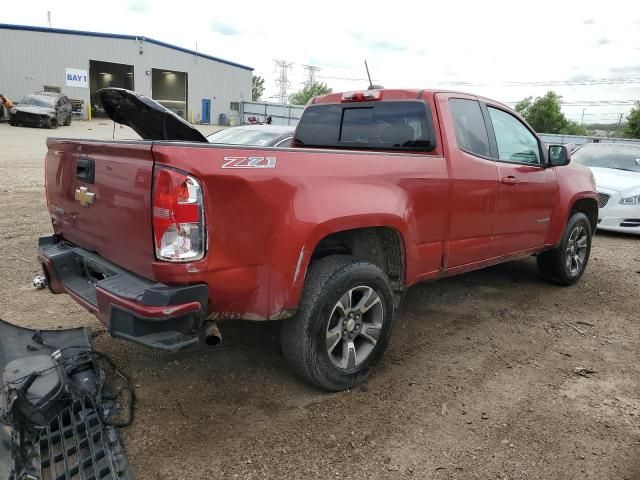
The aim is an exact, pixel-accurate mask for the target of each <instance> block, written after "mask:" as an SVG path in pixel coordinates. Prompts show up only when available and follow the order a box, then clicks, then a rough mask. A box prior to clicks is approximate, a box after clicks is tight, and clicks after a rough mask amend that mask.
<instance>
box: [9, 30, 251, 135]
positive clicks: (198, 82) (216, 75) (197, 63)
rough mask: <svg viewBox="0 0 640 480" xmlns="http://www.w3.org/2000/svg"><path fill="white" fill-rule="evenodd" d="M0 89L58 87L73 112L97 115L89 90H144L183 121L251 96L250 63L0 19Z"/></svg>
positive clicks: (234, 109)
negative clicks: (0, 53)
mask: <svg viewBox="0 0 640 480" xmlns="http://www.w3.org/2000/svg"><path fill="white" fill-rule="evenodd" d="M0 45H2V62H1V64H0V93H1V94H4V95H5V96H7V97H9V98H11V99H12V100H14V102H15V101H19V100H20V99H21V98H22V97H24V96H25V95H27V94H29V93H34V92H37V91H42V90H47V91H58V92H61V93H64V94H65V95H67V96H68V97H69V99H70V100H72V103H73V104H74V105H75V106H76V109H77V110H78V114H79V115H80V116H82V117H83V118H87V117H88V116H89V114H91V115H92V116H99V115H101V113H103V112H102V111H101V107H100V106H99V105H98V102H97V97H96V95H95V92H96V91H97V90H99V89H100V88H103V87H107V86H112V87H122V88H127V89H129V90H134V91H136V92H139V93H141V94H143V95H147V96H149V97H151V98H153V99H155V100H157V101H158V102H160V103H161V104H163V105H164V106H166V107H167V108H169V109H171V110H173V111H174V112H176V113H178V114H179V115H181V116H182V117H184V118H186V119H187V120H189V121H190V122H198V123H200V122H201V123H218V119H219V116H220V114H224V115H226V116H227V117H230V116H236V115H238V109H239V103H240V102H242V101H243V100H250V99H251V76H252V72H253V68H251V67H247V66H245V65H240V64H238V63H234V62H230V61H228V60H223V59H220V58H217V57H213V56H211V55H206V54H204V53H202V52H196V51H192V50H188V49H185V48H182V47H177V46H175V45H170V44H168V43H164V42H160V41H158V40H154V39H151V38H146V37H138V36H133V35H116V34H108V33H96V32H83V31H76V30H60V29H55V28H42V27H30V26H23V25H7V24H0Z"/></svg>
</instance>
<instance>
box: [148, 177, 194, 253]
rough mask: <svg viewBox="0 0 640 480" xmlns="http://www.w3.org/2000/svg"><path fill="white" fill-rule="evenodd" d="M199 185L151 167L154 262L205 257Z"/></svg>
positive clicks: (192, 179)
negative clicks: (152, 171)
mask: <svg viewBox="0 0 640 480" xmlns="http://www.w3.org/2000/svg"><path fill="white" fill-rule="evenodd" d="M205 239H206V236H205V226H204V207H203V201H202V188H201V186H200V182H198V180H196V179H195V178H193V177H192V176H190V175H187V174H186V173H185V172H182V171H180V170H175V169H172V168H166V167H157V166H156V167H155V171H154V181H153V241H154V246H155V251H156V258H157V259H158V260H163V261H166V262H190V261H193V260H200V259H201V258H202V257H203V256H204V253H205Z"/></svg>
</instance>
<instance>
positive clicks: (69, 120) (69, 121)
mask: <svg viewBox="0 0 640 480" xmlns="http://www.w3.org/2000/svg"><path fill="white" fill-rule="evenodd" d="M63 125H64V126H65V127H68V126H69V125H71V114H69V116H68V117H67V119H66V120H65V122H64V123H63Z"/></svg>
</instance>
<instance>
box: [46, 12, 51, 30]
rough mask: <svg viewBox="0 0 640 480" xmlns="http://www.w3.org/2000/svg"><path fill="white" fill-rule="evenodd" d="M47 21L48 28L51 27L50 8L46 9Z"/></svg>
mask: <svg viewBox="0 0 640 480" xmlns="http://www.w3.org/2000/svg"><path fill="white" fill-rule="evenodd" d="M47 23H48V24H49V28H51V10H47Z"/></svg>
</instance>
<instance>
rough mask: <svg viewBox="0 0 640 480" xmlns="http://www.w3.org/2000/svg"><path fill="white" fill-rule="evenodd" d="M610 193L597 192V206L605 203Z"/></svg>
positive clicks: (599, 206) (602, 205)
mask: <svg viewBox="0 0 640 480" xmlns="http://www.w3.org/2000/svg"><path fill="white" fill-rule="evenodd" d="M610 198H611V195H607V194H606V193H602V192H598V208H602V207H604V206H606V205H607V203H608V202H609V199H610Z"/></svg>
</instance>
